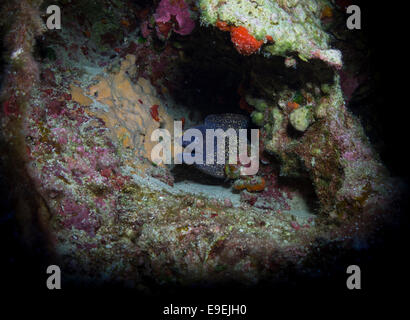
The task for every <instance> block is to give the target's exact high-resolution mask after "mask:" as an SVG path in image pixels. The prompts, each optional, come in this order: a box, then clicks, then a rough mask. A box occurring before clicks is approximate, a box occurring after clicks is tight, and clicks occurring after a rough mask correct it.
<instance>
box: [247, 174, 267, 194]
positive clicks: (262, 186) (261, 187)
mask: <svg viewBox="0 0 410 320" xmlns="http://www.w3.org/2000/svg"><path fill="white" fill-rule="evenodd" d="M265 185H266V182H265V179H263V178H262V177H260V183H257V184H253V183H248V184H246V190H248V191H249V192H257V191H263V190H264V189H265Z"/></svg>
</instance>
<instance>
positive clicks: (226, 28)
mask: <svg viewBox="0 0 410 320" xmlns="http://www.w3.org/2000/svg"><path fill="white" fill-rule="evenodd" d="M216 27H217V28H218V29H219V30H221V31H231V29H232V27H231V26H230V25H228V24H227V23H226V22H225V21H220V20H218V21H217V22H216Z"/></svg>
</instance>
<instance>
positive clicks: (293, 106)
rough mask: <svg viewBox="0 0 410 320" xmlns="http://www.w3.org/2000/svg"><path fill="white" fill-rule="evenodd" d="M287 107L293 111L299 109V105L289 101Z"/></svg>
mask: <svg viewBox="0 0 410 320" xmlns="http://www.w3.org/2000/svg"><path fill="white" fill-rule="evenodd" d="M287 106H288V108H289V109H291V110H296V109H297V108H299V103H296V102H294V101H289V102H288V104H287Z"/></svg>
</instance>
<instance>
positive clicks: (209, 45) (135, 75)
mask: <svg viewBox="0 0 410 320" xmlns="http://www.w3.org/2000/svg"><path fill="white" fill-rule="evenodd" d="M41 3H42V1H28V0H22V1H8V2H7V5H6V6H5V8H4V9H2V15H3V16H4V15H7V13H8V12H12V13H13V15H12V17H10V19H6V18H4V21H6V22H5V23H6V24H8V28H7V32H6V38H5V43H6V45H7V48H8V52H7V61H8V69H7V72H6V77H5V81H4V86H3V87H2V95H1V97H2V100H1V105H2V111H1V112H2V114H1V119H0V120H1V126H2V130H1V151H2V152H1V157H2V161H3V162H4V163H5V164H6V166H7V168H9V169H8V170H7V171H8V172H9V174H10V176H11V177H12V179H13V181H14V182H15V183H13V188H14V189H15V190H13V191H14V193H13V194H14V195H15V197H16V199H15V203H17V204H18V205H17V207H16V211H17V212H18V215H19V217H20V220H21V222H22V224H23V225H24V228H25V229H27V230H31V229H32V228H33V229H34V228H35V227H36V228H38V229H40V230H41V231H42V234H43V235H44V237H45V239H46V242H47V250H49V252H50V253H51V254H50V260H51V262H52V263H57V262H58V264H61V265H62V266H64V267H65V273H66V275H67V276H71V277H72V278H73V279H80V280H82V281H90V282H97V283H101V284H104V283H106V282H110V281H116V282H119V283H121V284H123V285H128V286H132V287H139V288H141V287H142V288H149V286H150V284H152V283H153V282H155V283H157V284H176V285H192V284H198V283H203V282H204V281H206V282H207V283H216V284H218V283H220V282H221V281H226V280H236V281H239V282H241V283H245V284H257V283H258V282H260V281H261V280H265V281H267V283H269V282H270V281H276V280H278V278H280V277H284V273H285V272H284V270H292V271H297V272H309V270H311V268H313V269H314V268H316V266H315V263H316V262H318V261H319V260H320V259H318V258H317V257H316V255H315V252H318V251H320V250H321V249H322V248H324V247H326V246H327V245H329V244H331V245H332V246H333V245H334V246H337V247H338V249H340V250H339V251H340V252H343V250H348V249H350V248H353V247H354V246H355V243H356V242H357V239H358V238H360V239H363V238H364V239H368V240H369V242H371V239H372V238H371V236H372V234H373V232H374V230H376V229H377V228H378V227H379V226H380V225H382V224H383V223H384V222H385V220H387V217H390V213H389V210H388V209H390V208H391V207H392V203H393V201H394V200H395V199H396V197H397V195H398V191H400V190H395V188H394V185H395V184H396V182H395V180H393V179H392V178H391V177H390V176H389V173H388V172H387V170H386V169H385V167H384V166H383V164H382V162H381V161H380V159H379V157H378V155H377V153H376V152H375V150H373V147H372V145H371V144H370V142H369V140H368V138H367V136H366V134H365V132H364V130H363V128H362V126H361V123H360V122H359V120H358V118H357V117H356V116H354V115H353V114H352V113H351V112H350V110H349V108H348V106H347V104H346V103H347V101H349V100H350V99H352V97H353V96H354V92H355V90H356V88H357V87H358V85H359V83H360V81H361V79H362V78H361V77H359V76H357V75H356V73H355V72H353V71H351V70H345V69H343V70H340V69H341V68H342V67H343V64H342V59H341V57H342V55H341V51H339V49H335V48H332V47H331V46H330V43H331V35H330V32H328V31H329V30H328V29H327V28H328V27H329V28H330V26H332V24H327V23H326V20H332V19H336V18H337V12H335V11H333V2H330V1H326V0H308V1H297V0H281V1H269V0H253V1H250V0H235V1H219V0H200V1H199V2H196V1H183V0H162V1H160V2H158V1H157V2H155V3H153V4H149V5H146V6H143V5H141V4H138V3H137V2H135V1H108V0H102V1H99V2H96V1H85V0H76V1H70V2H69V1H60V2H59V4H60V5H64V6H65V8H66V10H65V11H64V12H65V13H64V14H65V15H66V16H65V21H67V24H66V25H65V28H63V30H61V31H59V32H52V31H47V32H45V31H46V30H44V27H43V21H42V19H41V14H40V13H39V8H40V5H41ZM144 3H145V2H144ZM47 4H48V3H47V2H46V3H44V5H47ZM44 5H43V7H44ZM41 8H42V7H41ZM135 17H137V19H135ZM135 20H136V21H135ZM195 20H200V22H201V27H199V26H198V27H197V28H195V29H194V27H195ZM214 26H215V27H216V28H214ZM326 26H328V27H326ZM155 29H156V31H157V32H154V31H155ZM44 32H45V33H44ZM226 32H230V37H229V35H228V33H226ZM41 35H43V36H41ZM232 43H233V44H232ZM238 52H239V54H238ZM258 53H261V54H258ZM174 120H181V121H182V123H183V125H184V127H185V129H189V128H199V129H201V130H202V131H203V130H205V129H206V128H213V129H216V128H222V129H224V130H225V129H227V128H230V127H233V128H235V129H239V128H245V127H248V126H249V127H252V128H255V127H257V128H259V130H260V143H259V150H260V153H259V159H260V170H259V172H258V174H257V175H254V176H249V177H244V176H241V175H240V172H239V167H238V166H231V165H227V166H225V165H220V166H205V167H201V168H200V169H201V170H202V172H205V173H206V174H202V173H201V172H200V171H199V172H198V170H195V168H191V166H187V165H185V164H184V165H177V166H173V165H157V164H156V161H155V160H156V159H151V150H152V148H153V146H154V145H155V142H152V141H151V139H150V137H151V133H152V132H153V131H154V130H155V129H157V128H162V129H167V130H168V131H169V132H170V133H171V135H172V134H173V129H174V126H173V125H174ZM178 170H179V171H178ZM212 177H217V178H227V179H226V180H227V181H224V179H214V180H212ZM215 180H217V181H215ZM181 181H182V182H181ZM26 234H28V235H29V236H28V237H27V239H29V240H28V241H30V232H29V231H27V232H26ZM321 258H322V257H321ZM323 258H324V259H326V258H327V256H325V254H324V257H323ZM332 258H333V257H332ZM318 263H319V262H318ZM312 265H313V267H312ZM310 266H311V267H310ZM147 279H148V280H147Z"/></svg>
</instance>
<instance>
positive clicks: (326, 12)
mask: <svg viewBox="0 0 410 320" xmlns="http://www.w3.org/2000/svg"><path fill="white" fill-rule="evenodd" d="M332 17H333V11H332V8H331V7H329V6H326V7H324V8H323V10H322V16H321V19H326V18H329V19H330V18H332Z"/></svg>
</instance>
